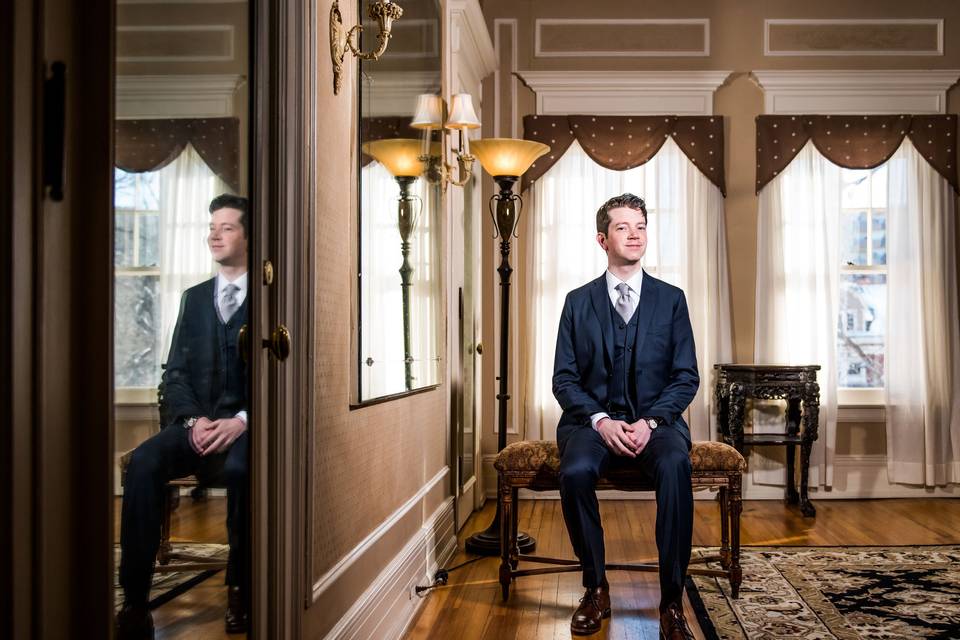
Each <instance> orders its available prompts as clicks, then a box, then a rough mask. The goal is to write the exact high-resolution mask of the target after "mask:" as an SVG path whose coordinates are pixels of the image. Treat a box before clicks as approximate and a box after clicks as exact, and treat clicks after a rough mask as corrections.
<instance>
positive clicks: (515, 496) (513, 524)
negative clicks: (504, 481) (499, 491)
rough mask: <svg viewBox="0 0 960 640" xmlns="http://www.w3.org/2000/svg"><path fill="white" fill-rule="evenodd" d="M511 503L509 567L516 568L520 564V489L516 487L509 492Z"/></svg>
mask: <svg viewBox="0 0 960 640" xmlns="http://www.w3.org/2000/svg"><path fill="white" fill-rule="evenodd" d="M510 498H511V504H512V505H513V508H512V509H511V515H512V517H511V519H510V543H511V544H510V568H511V569H516V568H517V565H519V564H520V534H519V533H518V532H519V526H518V522H519V517H520V490H519V489H517V488H516V487H514V488H513V490H512V491H511V492H510Z"/></svg>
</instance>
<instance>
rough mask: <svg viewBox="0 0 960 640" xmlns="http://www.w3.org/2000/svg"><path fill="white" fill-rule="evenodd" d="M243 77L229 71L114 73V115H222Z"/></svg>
mask: <svg viewBox="0 0 960 640" xmlns="http://www.w3.org/2000/svg"><path fill="white" fill-rule="evenodd" d="M245 82H246V78H245V77H244V76H241V75H232V74H203V75H143V76H131V75H118V76H117V97H116V101H117V102H116V114H117V115H116V117H117V118H118V119H137V118H204V117H206V118H225V117H230V116H233V115H234V108H233V100H234V96H235V94H236V92H237V89H239V88H240V87H241V86H243V83H245Z"/></svg>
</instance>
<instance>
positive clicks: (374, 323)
mask: <svg viewBox="0 0 960 640" xmlns="http://www.w3.org/2000/svg"><path fill="white" fill-rule="evenodd" d="M361 173H362V177H361V179H360V181H361V184H362V185H363V187H362V189H361V194H360V211H361V214H360V260H361V264H360V273H361V287H360V321H361V338H360V339H361V344H360V377H361V378H360V379H361V395H362V397H363V398H364V399H366V398H375V397H378V396H382V395H386V394H391V393H400V392H402V391H404V390H405V388H406V387H405V385H404V380H405V369H404V362H403V358H404V354H403V300H402V293H401V288H400V282H401V280H400V265H401V264H402V263H403V257H402V256H401V254H400V231H399V229H398V227H397V199H398V198H399V196H400V187H399V186H398V185H397V182H396V180H394V178H393V176H391V175H390V173H389V172H388V171H387V170H386V169H385V168H384V167H383V165H381V164H380V163H379V162H371V163H370V164H368V165H367V166H366V167H364V168H363V169H361ZM427 186H428V185H427V184H426V182H425V181H424V180H423V179H419V180H417V181H416V182H414V183H413V185H412V186H411V187H410V193H411V195H416V196H418V197H419V198H421V200H422V201H423V209H422V211H421V212H420V216H419V219H418V220H417V227H416V229H415V230H414V232H413V233H412V234H411V237H410V256H409V261H410V266H411V267H413V274H412V275H411V283H412V286H411V288H410V326H411V330H410V335H411V347H410V348H411V354H412V356H413V358H414V362H413V377H414V381H413V384H414V387H419V386H423V385H425V384H432V383H434V382H435V375H433V374H432V373H431V371H432V370H431V369H430V368H429V367H430V365H429V363H430V362H433V358H434V357H435V356H436V335H437V329H436V326H437V314H436V312H435V308H436V291H435V286H436V282H437V277H438V275H439V274H438V268H439V265H438V251H439V248H438V247H437V246H436V245H437V244H438V240H439V239H438V238H437V237H436V220H435V214H434V213H433V212H434V211H436V207H437V202H436V199H435V197H434V196H432V195H431V193H432V192H433V191H435V190H434V189H432V188H427ZM368 360H372V362H373V364H372V365H368V364H367V362H368Z"/></svg>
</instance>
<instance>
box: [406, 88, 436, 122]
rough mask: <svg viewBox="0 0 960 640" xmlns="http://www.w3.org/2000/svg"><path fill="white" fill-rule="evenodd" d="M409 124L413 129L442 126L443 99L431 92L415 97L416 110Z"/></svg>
mask: <svg viewBox="0 0 960 640" xmlns="http://www.w3.org/2000/svg"><path fill="white" fill-rule="evenodd" d="M410 126H411V127H413V128H414V129H439V128H440V127H442V126H443V99H442V98H441V97H440V96H435V95H433V94H431V93H421V94H420V96H419V97H418V98H417V112H416V114H414V116H413V122H411V123H410Z"/></svg>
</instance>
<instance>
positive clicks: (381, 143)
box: [361, 138, 424, 391]
mask: <svg viewBox="0 0 960 640" xmlns="http://www.w3.org/2000/svg"><path fill="white" fill-rule="evenodd" d="M422 147H423V143H422V142H421V141H420V140H417V139H414V138H389V139H385V140H374V141H372V142H366V143H364V144H363V145H362V146H361V148H362V149H363V152H364V153H366V154H367V155H369V156H370V157H372V158H373V159H374V160H376V161H377V162H379V163H380V164H382V165H383V166H384V167H385V168H386V169H387V171H389V172H390V175H392V176H393V179H394V180H396V181H397V184H398V185H399V186H400V197H399V198H398V199H397V227H398V229H399V230H400V254H401V255H402V256H403V263H402V264H401V265H400V291H401V294H402V300H403V370H404V388H405V389H406V390H407V391H409V390H411V389H413V383H414V380H413V354H412V353H411V344H410V343H411V340H410V285H411V282H410V276H411V275H412V274H413V267H411V266H410V260H409V257H410V234H411V233H413V230H414V229H415V228H416V226H417V219H418V218H419V216H420V210H421V209H422V208H423V202H422V201H421V200H420V198H419V197H418V196H416V195H411V193H410V187H411V186H413V183H414V182H416V180H417V178H418V177H419V176H420V175H421V174H422V173H423V169H424V163H423V161H422V160H420V156H421V154H422V153H423V149H422Z"/></svg>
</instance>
